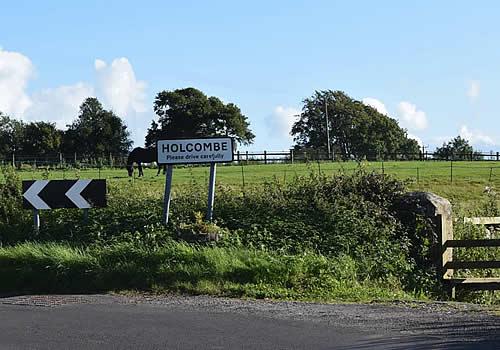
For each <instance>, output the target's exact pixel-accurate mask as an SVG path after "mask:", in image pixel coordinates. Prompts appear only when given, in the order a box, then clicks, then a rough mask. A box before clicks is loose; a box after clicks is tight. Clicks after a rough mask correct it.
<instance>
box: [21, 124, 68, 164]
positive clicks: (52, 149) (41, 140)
mask: <svg viewBox="0 0 500 350" xmlns="http://www.w3.org/2000/svg"><path fill="white" fill-rule="evenodd" d="M62 134H63V132H62V131H61V130H58V129H57V128H56V124H55V123H48V122H32V123H28V124H25V125H24V132H23V135H24V137H23V140H22V143H21V144H22V146H21V149H22V152H23V153H24V154H28V155H36V156H41V155H45V154H54V153H56V152H59V150H60V146H61V141H62Z"/></svg>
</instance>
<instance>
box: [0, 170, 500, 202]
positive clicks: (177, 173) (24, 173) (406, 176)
mask: <svg viewBox="0 0 500 350" xmlns="http://www.w3.org/2000/svg"><path fill="white" fill-rule="evenodd" d="M359 167H363V168H365V169H367V170H374V171H377V172H383V173H384V174H389V175H392V176H395V177H396V178H398V179H401V180H406V181H407V184H408V188H409V189H410V190H423V191H431V192H434V193H436V194H439V195H441V196H443V197H446V198H449V199H450V200H452V201H454V202H467V201H473V200H476V199H478V198H480V197H481V195H482V193H483V191H484V189H485V187H486V186H490V187H493V188H499V187H500V162H496V161H474V162H465V161H461V162H444V161H439V162H438V161H425V162H421V161H405V162H402V161H400V162H362V163H357V162H334V163H332V162H321V163H317V162H311V163H307V164H305V163H300V164H297V163H296V164H250V165H241V166H237V165H219V166H218V168H217V183H218V184H225V185H230V186H233V187H240V188H241V189H242V190H244V188H245V187H246V186H254V185H258V184H261V183H263V182H265V181H271V180H278V181H280V182H287V181H290V180H291V179H292V178H293V177H296V176H302V175H309V174H310V173H318V172H322V173H324V174H334V173H337V172H339V171H344V172H352V171H354V170H355V169H357V168H359ZM156 171H157V170H156V169H155V168H146V169H145V171H144V173H145V176H144V178H137V177H136V176H137V170H136V171H135V173H134V178H129V177H128V176H127V171H126V170H125V169H110V168H103V169H66V170H48V171H47V170H44V169H36V170H33V169H25V170H20V171H19V172H18V173H19V175H20V176H21V178H22V179H23V180H32V179H33V180H34V179H42V178H47V179H75V178H87V179H97V178H101V179H107V180H108V181H109V182H111V183H130V184H136V183H142V184H148V185H150V186H152V188H158V190H159V191H160V190H161V189H162V188H163V185H164V177H163V176H156ZM208 176H209V167H208V166H194V167H177V168H176V169H175V170H174V184H173V185H174V188H175V187H176V186H181V185H189V184H190V183H193V182H195V183H202V184H203V183H207V182H208ZM0 181H1V175H0Z"/></svg>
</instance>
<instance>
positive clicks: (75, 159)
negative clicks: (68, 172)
mask: <svg viewBox="0 0 500 350" xmlns="http://www.w3.org/2000/svg"><path fill="white" fill-rule="evenodd" d="M75 166H76V152H75Z"/></svg>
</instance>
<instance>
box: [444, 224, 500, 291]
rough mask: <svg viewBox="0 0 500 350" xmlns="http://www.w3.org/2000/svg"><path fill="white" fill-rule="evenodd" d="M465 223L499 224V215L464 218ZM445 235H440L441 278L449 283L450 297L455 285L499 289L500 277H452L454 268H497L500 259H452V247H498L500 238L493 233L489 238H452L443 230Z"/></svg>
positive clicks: (499, 264)
mask: <svg viewBox="0 0 500 350" xmlns="http://www.w3.org/2000/svg"><path fill="white" fill-rule="evenodd" d="M464 222H465V223H470V224H473V225H491V226H494V225H500V217H481V218H465V219H464ZM444 234H445V235H447V236H445V237H442V239H441V242H442V252H441V253H442V255H441V261H442V267H443V280H444V281H445V283H448V284H449V288H450V293H451V297H452V298H455V292H456V288H457V287H461V288H471V289H486V290H488V289H489V290H494V289H497V290H498V289H500V277H467V278H457V277H453V274H454V272H455V270H458V269H499V268H500V261H498V260H481V261H454V260H453V248H478V247H500V239H498V238H494V236H495V235H494V234H492V235H491V234H490V238H486V239H460V240H456V239H453V233H452V232H451V231H445V233H444Z"/></svg>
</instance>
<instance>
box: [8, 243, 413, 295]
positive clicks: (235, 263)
mask: <svg viewBox="0 0 500 350" xmlns="http://www.w3.org/2000/svg"><path fill="white" fill-rule="evenodd" d="M358 268H359V267H358V266H357V264H356V262H355V261H354V260H353V259H352V258H350V257H348V256H339V257H336V258H327V257H325V256H322V255H319V254H313V253H304V254H301V255H284V254H276V253H272V252H266V251H262V250H255V249H245V248H231V247H226V248H220V247H201V246H193V245H188V244H186V243H182V242H175V241H171V242H168V243H167V244H165V245H163V246H162V247H157V248H155V249H151V248H146V247H144V246H141V245H134V244H130V243H118V244H112V245H109V246H100V247H99V246H93V247H88V248H76V247H71V246H69V245H66V244H56V243H34V242H30V243H22V244H18V245H15V246H11V247H3V248H0V280H1V281H2V283H1V284H0V293H85V292H89V293H91V292H103V291H117V290H126V289H129V290H142V291H153V292H167V291H168V292H178V293H179V292H180V293H190V294H208V295H217V296H230V297H251V298H275V299H294V300H317V301H370V300H374V299H377V300H393V299H410V298H414V296H413V295H412V296H410V295H409V294H407V293H405V292H403V291H402V288H401V286H400V285H399V283H398V282H397V280H395V279H394V280H393V281H384V282H377V281H370V280H362V279H360V276H359V275H358Z"/></svg>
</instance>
